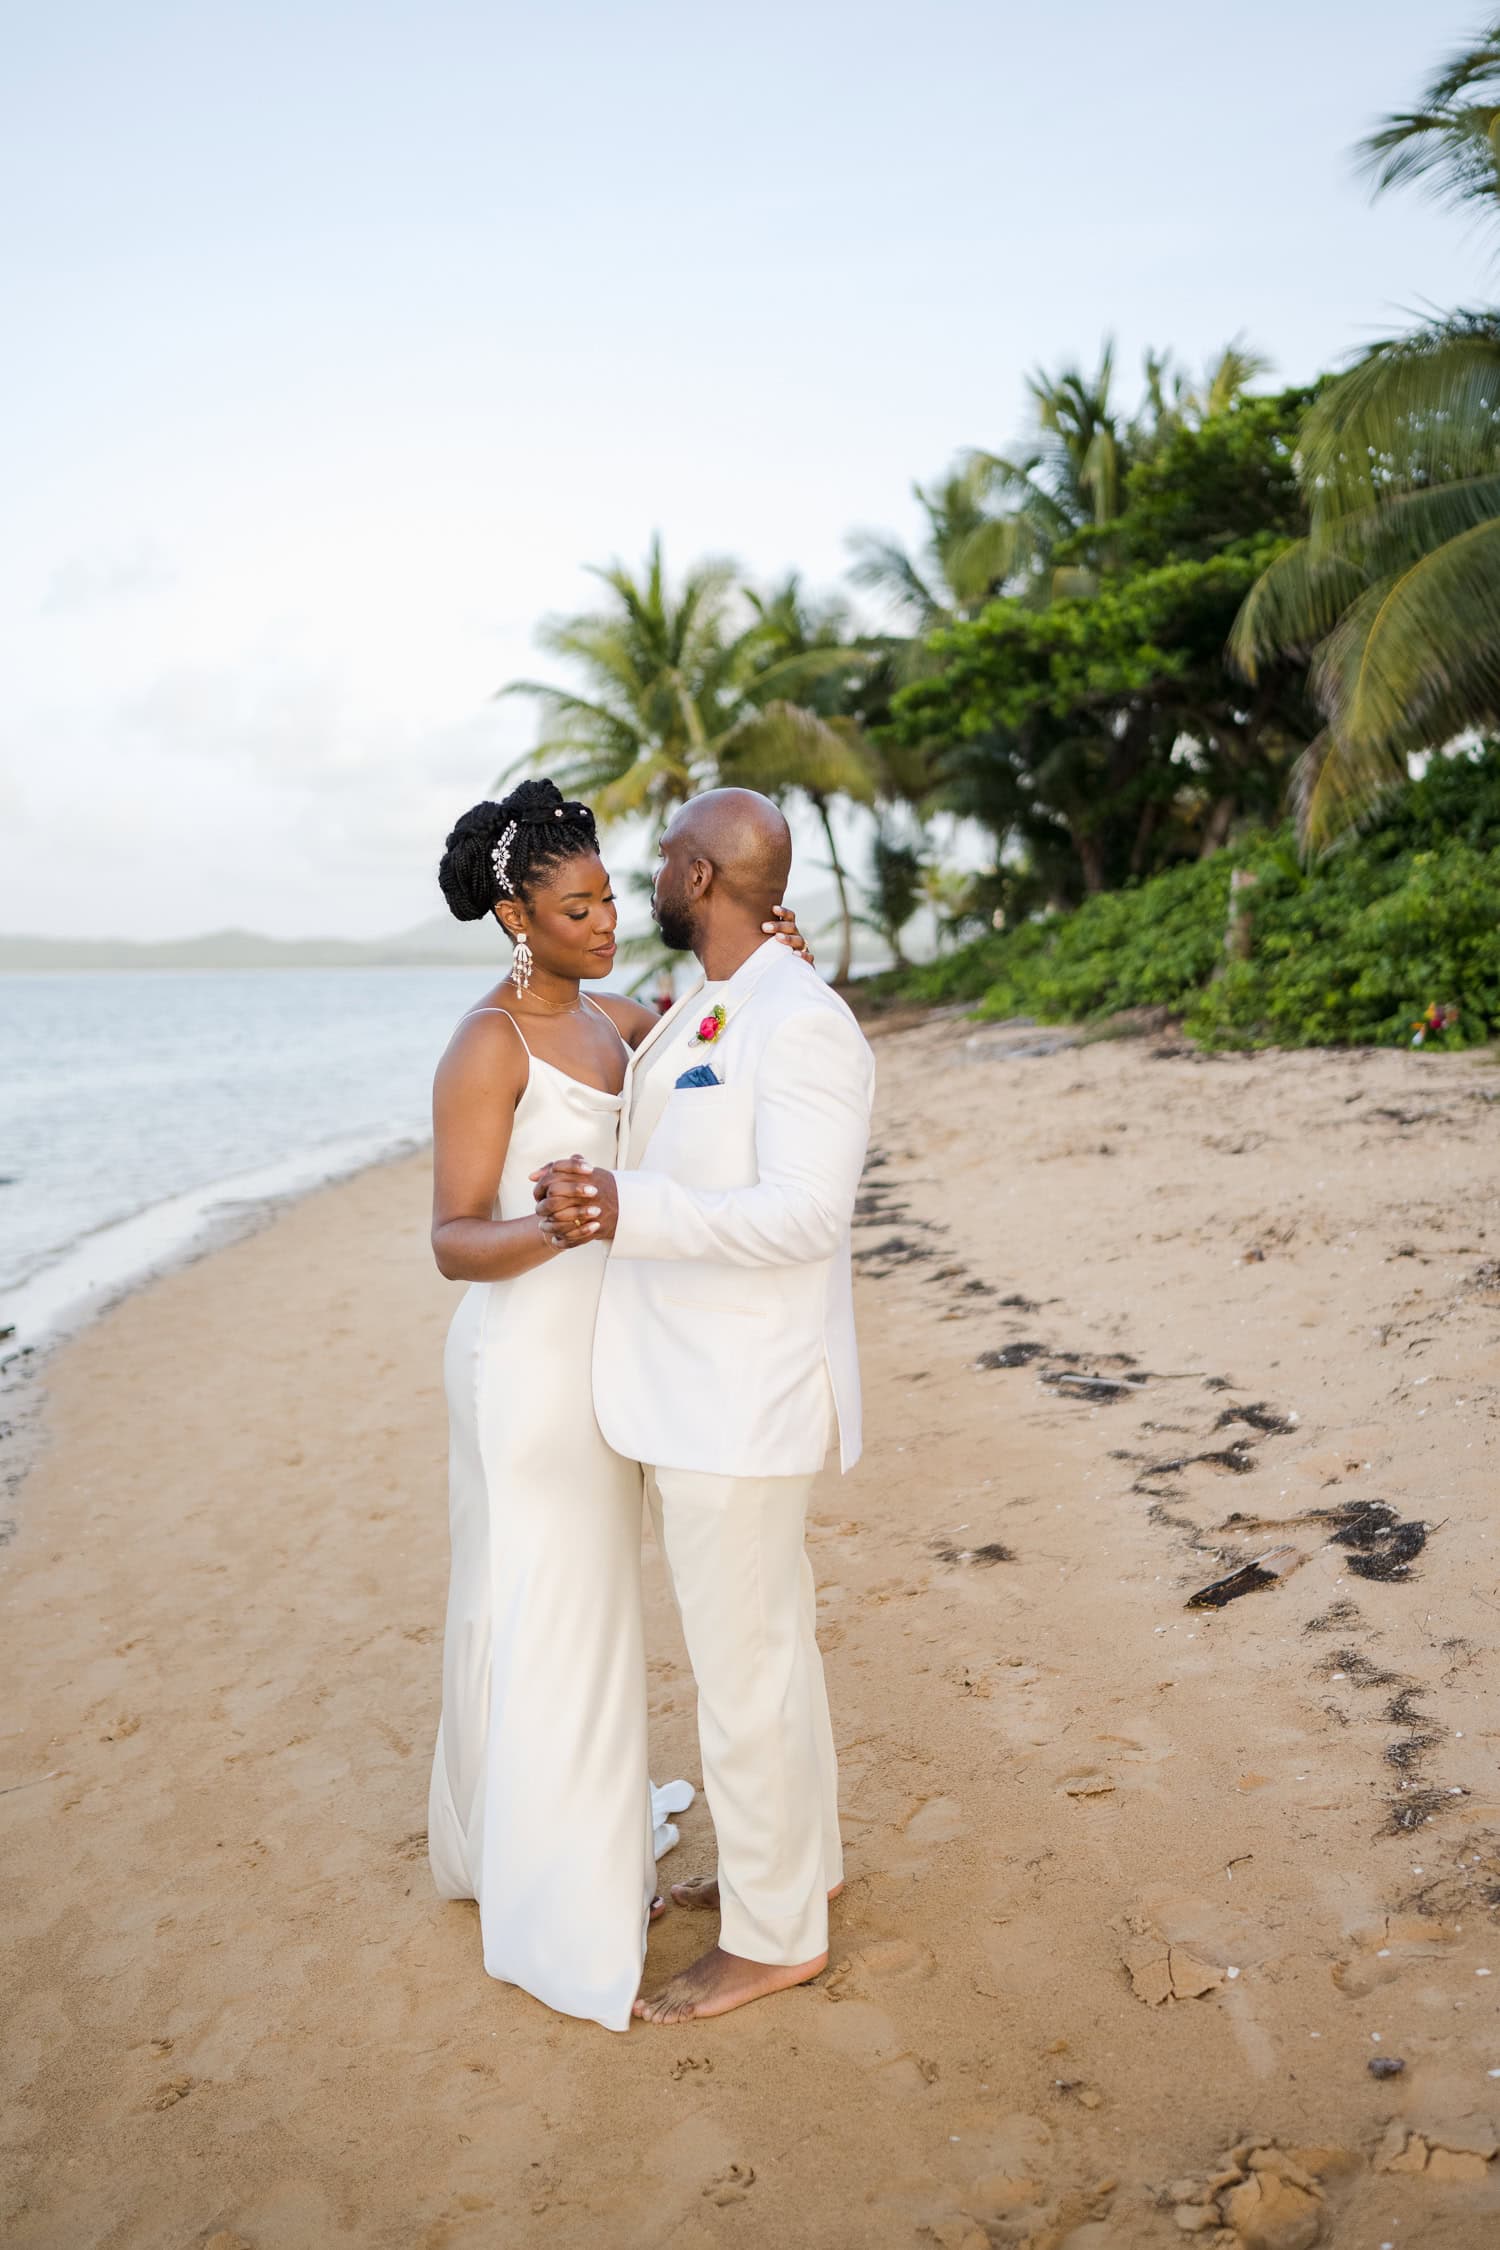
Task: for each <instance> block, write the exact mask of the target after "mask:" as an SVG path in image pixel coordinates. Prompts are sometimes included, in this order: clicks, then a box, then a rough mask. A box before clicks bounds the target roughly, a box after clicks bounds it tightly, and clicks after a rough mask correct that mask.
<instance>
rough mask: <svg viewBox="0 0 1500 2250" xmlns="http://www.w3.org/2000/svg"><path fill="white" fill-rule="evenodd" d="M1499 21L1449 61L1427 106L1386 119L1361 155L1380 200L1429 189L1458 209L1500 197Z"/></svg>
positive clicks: (1361, 148) (1428, 96) (1426, 96)
mask: <svg viewBox="0 0 1500 2250" xmlns="http://www.w3.org/2000/svg"><path fill="white" fill-rule="evenodd" d="M1497 105H1500V23H1497V24H1493V25H1491V26H1490V27H1489V28H1487V29H1486V31H1485V32H1484V33H1483V34H1482V35H1481V37H1480V39H1479V40H1478V42H1477V43H1476V44H1475V45H1473V46H1471V47H1467V48H1465V49H1463V50H1461V51H1460V52H1459V53H1458V54H1455V55H1453V56H1451V57H1450V58H1449V60H1448V61H1447V62H1446V63H1444V65H1443V67H1442V68H1441V70H1440V71H1439V72H1438V74H1437V76H1436V77H1435V78H1434V79H1433V81H1432V83H1431V84H1430V85H1429V86H1428V87H1427V89H1426V92H1425V94H1424V95H1423V97H1422V102H1421V105H1420V106H1419V107H1418V108H1416V109H1413V110H1406V111H1401V112H1398V113H1397V114H1396V115H1395V116H1392V117H1388V118H1386V120H1385V122H1384V123H1383V124H1382V125H1381V126H1379V127H1378V128H1377V130H1376V131H1375V132H1373V133H1371V134H1369V135H1367V137H1366V138H1365V139H1364V140H1363V141H1361V142H1360V143H1359V145H1358V147H1357V148H1356V150H1355V152H1354V153H1355V161H1356V164H1357V166H1358V169H1359V170H1360V171H1362V172H1363V173H1364V174H1365V176H1366V177H1367V178H1368V179H1369V181H1370V183H1371V187H1372V190H1373V192H1374V193H1375V194H1376V195H1381V194H1384V193H1385V192H1386V191H1387V190H1388V189H1390V188H1393V187H1408V186H1414V185H1415V186H1422V187H1426V188H1427V189H1428V190H1429V192H1430V193H1431V194H1433V195H1434V196H1435V197H1436V198H1437V199H1438V200H1439V201H1440V202H1443V203H1449V204H1455V205H1458V206H1460V207H1462V206H1463V205H1466V204H1471V203H1475V202H1490V203H1493V202H1494V201H1495V199H1496V197H1497V194H1500V132H1497V129H1496V125H1497V117H1500V107H1497Z"/></svg>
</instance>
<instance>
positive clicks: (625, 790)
mask: <svg viewBox="0 0 1500 2250" xmlns="http://www.w3.org/2000/svg"><path fill="white" fill-rule="evenodd" d="M593 575H594V576H595V577H597V578H600V579H602V580H603V582H604V584H605V585H606V586H607V587H608V588H609V589H610V592H611V594H612V595H613V597H614V598H613V601H612V603H611V604H610V606H609V607H608V608H607V609H604V610H601V611H591V612H588V613H585V614H584V615H581V616H577V617H563V618H551V619H549V620H548V621H547V622H546V624H544V625H543V627H542V629H541V632H540V634H539V636H538V638H539V639H540V641H541V643H542V645H543V647H544V648H546V649H548V650H549V651H550V652H551V653H552V654H553V655H554V656H558V657H561V658H563V659H564V661H565V662H568V663H570V664H571V665H572V666H573V667H574V669H575V671H576V672H578V673H579V674H581V676H582V680H583V686H584V689H585V690H586V692H582V691H580V690H575V689H572V688H563V687H557V686H554V685H553V684H552V683H551V682H549V681H544V680H514V681H512V682H510V684H509V685H508V686H507V687H505V688H503V689H502V690H501V693H502V694H504V695H527V696H532V697H535V698H536V700H537V701H538V702H539V703H540V704H541V706H542V711H543V714H544V723H543V733H542V739H541V741H540V742H538V744H537V745H536V747H535V749H534V750H533V751H532V752H531V763H533V764H535V765H544V766H546V767H547V768H548V769H549V770H550V772H551V773H552V775H553V777H554V779H555V780H556V781H557V782H558V783H559V785H560V786H561V787H563V788H564V789H570V790H576V791H577V793H578V794H579V795H580V796H583V797H587V798H588V800H589V801H590V803H591V804H592V805H593V807H594V810H595V812H596V813H597V814H598V816H599V818H600V820H601V822H609V821H612V820H621V819H627V818H629V817H630V816H632V815H635V814H643V815H648V816H651V817H654V818H656V819H658V820H660V819H663V818H665V817H666V816H667V815H668V814H669V813H671V812H672V811H673V810H674V809H675V808H676V807H677V806H678V805H680V804H682V803H683V802H684V801H685V799H687V798H688V797H691V796H694V795H696V794H697V792H698V791H699V790H702V789H711V788H715V787H718V786H720V785H726V784H736V785H738V786H740V787H742V788H747V789H759V790H762V791H763V792H764V793H765V794H766V795H767V796H771V797H777V798H780V797H785V796H787V795H791V794H794V793H798V792H800V793H801V794H802V795H803V796H804V797H805V798H806V799H807V801H808V803H809V804H810V805H811V806H812V807H813V809H814V811H815V812H816V814H817V816H818V819H819V822H820V824H821V826H822V829H823V833H824V835H825V837H826V838H827V841H828V849H829V861H830V865H831V868H832V872H833V876H834V881H835V885H836V887H837V890H838V896H839V910H840V922H841V926H842V931H843V938H842V944H841V948H840V955H839V967H838V971H837V973H838V975H839V976H840V978H842V979H847V977H848V975H849V971H850V967H851V965H852V963H851V953H852V935H851V933H852V908H851V905H850V902H849V894H848V881H847V875H846V872H845V869H844V867H843V864H842V861H841V859H840V856H839V851H838V845H837V841H836V838H835V834H834V827H833V819H832V803H833V800H834V799H835V798H839V797H844V798H849V799H852V800H853V801H854V802H855V803H858V804H870V803H873V801H874V797H875V794H876V788H877V768H876V765H875V761H874V758H873V754H872V753H871V752H870V750H869V748H868V745H867V743H866V740H865V737H864V734H863V731H862V730H861V728H860V727H859V725H858V723H857V721H856V720H854V719H853V718H851V717H849V716H848V715H846V714H845V713H844V712H843V711H842V710H841V708H840V697H841V695H842V693H843V689H844V687H845V685H846V684H847V682H848V681H849V680H850V679H851V678H852V677H853V676H854V675H855V674H856V673H858V672H860V671H861V670H863V669H865V668H867V667H868V666H870V665H871V664H872V663H873V662H874V661H875V657H874V655H873V654H872V653H869V652H866V651H864V650H862V649H860V648H859V647H857V646H855V645H852V644H850V643H849V642H848V641H847V640H846V639H844V638H843V637H842V633H843V614H842V611H841V610H839V609H838V607H837V605H826V606H825V607H824V608H822V609H821V610H820V609H818V608H817V607H816V606H812V605H808V604H807V603H805V602H804V600H803V598H802V596H801V593H800V589H799V587H798V583H797V580H796V579H795V578H790V579H788V580H787V582H786V584H785V585H784V586H782V587H781V588H779V589H778V590H777V591H775V592H774V593H772V594H771V595H769V596H766V597H762V596H759V595H756V594H755V593H753V592H751V591H750V590H749V589H747V588H746V587H744V586H743V585H741V584H740V582H739V580H738V577H737V574H736V571H735V568H734V566H733V565H732V564H730V563H727V562H705V563H700V564H699V565H698V566H697V568H696V569H694V570H692V571H690V572H689V573H688V575H687V577H686V578H685V579H684V580H683V583H682V588H681V591H680V593H674V591H673V590H672V587H671V585H670V582H669V580H668V578H667V574H666V570H665V567H664V564H663V561H662V553H661V542H660V540H659V539H653V541H652V543H651V547H650V550H649V553H648V555H647V558H646V567H645V569H644V571H643V572H641V573H640V574H639V575H637V574H636V573H634V572H632V571H630V570H628V569H626V568H625V566H624V565H623V564H620V563H612V564H611V565H610V566H609V567H608V568H607V569H603V570H596V571H595V572H594V573H593Z"/></svg>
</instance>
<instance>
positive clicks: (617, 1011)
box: [589, 992, 660, 1050]
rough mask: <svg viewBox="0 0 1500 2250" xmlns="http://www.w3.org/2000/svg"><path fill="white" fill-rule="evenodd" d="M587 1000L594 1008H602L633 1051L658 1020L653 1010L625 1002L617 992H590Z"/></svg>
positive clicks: (636, 1002) (631, 1001)
mask: <svg viewBox="0 0 1500 2250" xmlns="http://www.w3.org/2000/svg"><path fill="white" fill-rule="evenodd" d="M589 998H590V999H591V1000H592V1001H593V1003H594V1006H595V1007H596V1008H602V1009H603V1011H604V1013H605V1015H607V1016H608V1018H609V1020H610V1022H611V1023H612V1024H613V1025H614V1027H615V1029H616V1031H618V1033H619V1034H620V1037H621V1038H622V1039H623V1040H624V1042H625V1044H626V1046H627V1047H629V1048H631V1049H632V1050H634V1049H635V1048H637V1047H638V1046H639V1045H640V1043H641V1041H642V1040H643V1039H644V1038H645V1036H646V1034H647V1032H648V1031H649V1030H650V1029H651V1027H652V1025H653V1024H655V1023H657V1022H658V1021H659V1020H660V1019H659V1018H658V1016H657V1013H656V1010H655V1009H654V1008H643V1007H642V1006H641V1003H640V1001H639V1000H627V999H626V998H625V997H624V995H623V994H621V993H618V992H591V993H590V994H589Z"/></svg>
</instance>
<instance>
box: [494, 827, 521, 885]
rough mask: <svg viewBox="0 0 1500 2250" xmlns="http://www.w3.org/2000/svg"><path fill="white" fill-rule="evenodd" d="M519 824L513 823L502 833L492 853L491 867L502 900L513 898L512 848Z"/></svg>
mask: <svg viewBox="0 0 1500 2250" xmlns="http://www.w3.org/2000/svg"><path fill="white" fill-rule="evenodd" d="M517 825H518V824H517V823H516V822H515V821H511V822H510V823H509V824H508V826H507V827H506V828H505V829H504V830H503V831H502V833H501V837H500V841H499V843H498V844H497V845H496V846H495V848H494V850H493V851H492V852H491V853H490V865H491V867H493V869H494V870H495V888H496V890H497V891H498V892H499V893H500V896H501V897H502V898H513V897H514V896H515V893H514V891H513V890H512V889H511V882H510V847H511V845H512V844H513V843H514V842H515V840H516V828H517Z"/></svg>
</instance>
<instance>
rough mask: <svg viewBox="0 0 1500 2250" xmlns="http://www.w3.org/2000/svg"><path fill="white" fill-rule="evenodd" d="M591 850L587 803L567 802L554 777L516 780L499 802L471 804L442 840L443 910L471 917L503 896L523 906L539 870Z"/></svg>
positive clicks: (594, 843) (595, 841) (593, 832)
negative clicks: (445, 907) (498, 862)
mask: <svg viewBox="0 0 1500 2250" xmlns="http://www.w3.org/2000/svg"><path fill="white" fill-rule="evenodd" d="M598 849H599V833H598V830H597V828H596V827H595V825H594V816H593V814H592V813H591V812H590V811H589V808H588V806H587V805H581V804H578V803H576V802H570V801H569V800H568V799H567V798H565V797H564V796H563V794H562V791H561V790H560V789H559V788H558V786H557V784H556V783H555V782H552V781H523V782H521V783H519V784H518V786H517V787H516V788H514V789H512V791H511V793H510V795H509V796H508V797H502V798H501V800H500V802H499V803H498V804H492V803H489V802H486V803H484V804H482V805H471V806H470V808H469V810H468V811H467V812H466V813H465V814H464V816H463V818H462V819H461V820H460V821H459V822H458V824H457V826H456V827H455V828H454V829H453V831H452V833H451V835H450V836H449V838H448V841H447V844H446V845H445V846H444V849H443V857H442V861H441V864H440V865H439V867H438V882H439V884H440V885H441V886H442V893H443V896H444V898H445V899H446V900H447V901H448V911H449V912H450V914H453V915H456V916H457V918H458V920H459V921H460V922H477V921H479V920H481V919H482V917H483V916H484V915H486V914H489V913H492V912H493V911H494V909H495V907H497V906H498V905H499V903H500V901H501V900H502V899H505V898H520V899H521V900H523V901H524V903H525V904H527V905H530V903H531V900H530V886H531V884H532V883H534V882H535V881H536V879H537V878H538V877H539V876H542V875H545V874H546V873H547V872H548V870H549V869H550V868H553V867H559V866H561V864H562V862H563V861H564V860H565V859H577V858H578V857H579V856H580V855H581V854H582V853H584V852H596V851H597V850H598ZM497 851H499V852H500V855H501V866H502V868H503V870H504V883H503V887H502V882H501V877H500V874H499V872H498V871H497V869H496V864H495V855H496V852H497Z"/></svg>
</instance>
